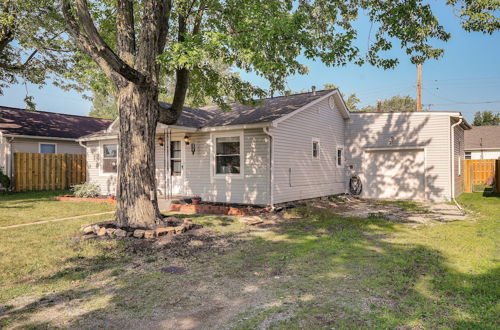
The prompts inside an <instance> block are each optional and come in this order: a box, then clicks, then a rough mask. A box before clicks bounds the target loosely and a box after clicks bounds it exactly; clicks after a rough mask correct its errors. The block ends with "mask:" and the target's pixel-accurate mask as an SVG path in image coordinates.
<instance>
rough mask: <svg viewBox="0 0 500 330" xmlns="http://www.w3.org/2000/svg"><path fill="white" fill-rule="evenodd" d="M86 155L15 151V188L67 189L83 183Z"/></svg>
mask: <svg viewBox="0 0 500 330" xmlns="http://www.w3.org/2000/svg"><path fill="white" fill-rule="evenodd" d="M86 168H87V162H86V156H85V155H73V154H39V153H26V152H16V153H14V171H15V172H14V180H15V184H14V188H15V190H16V191H39V190H53V189H67V188H69V187H71V186H72V185H75V184H80V183H83V182H85V179H86Z"/></svg>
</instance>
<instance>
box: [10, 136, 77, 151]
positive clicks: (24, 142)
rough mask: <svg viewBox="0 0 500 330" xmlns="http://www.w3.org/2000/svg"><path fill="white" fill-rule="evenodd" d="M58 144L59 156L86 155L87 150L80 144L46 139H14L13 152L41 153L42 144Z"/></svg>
mask: <svg viewBox="0 0 500 330" xmlns="http://www.w3.org/2000/svg"><path fill="white" fill-rule="evenodd" d="M41 143H43V144H57V148H56V149H57V151H56V152H57V153H59V154H84V153H85V149H84V148H82V146H80V145H79V144H78V142H72V141H64V140H57V141H55V140H46V139H26V138H14V141H12V152H31V153H38V152H40V144H41Z"/></svg>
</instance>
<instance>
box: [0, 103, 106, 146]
mask: <svg viewBox="0 0 500 330" xmlns="http://www.w3.org/2000/svg"><path fill="white" fill-rule="evenodd" d="M111 122H112V121H111V120H109V119H101V118H92V117H85V116H76V115H68V114H62V113H54V112H46V111H29V110H25V109H19V108H12V107H4V106H0V131H1V132H2V133H3V134H7V135H26V136H40V137H57V138H68V139H78V138H80V137H82V136H84V135H88V134H91V133H94V132H97V131H100V130H103V129H105V128H106V127H108V126H109V125H110V124H111Z"/></svg>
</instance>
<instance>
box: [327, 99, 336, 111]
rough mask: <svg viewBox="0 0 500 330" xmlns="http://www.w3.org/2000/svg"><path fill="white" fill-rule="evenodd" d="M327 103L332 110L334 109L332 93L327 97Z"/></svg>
mask: <svg viewBox="0 0 500 330" xmlns="http://www.w3.org/2000/svg"><path fill="white" fill-rule="evenodd" d="M328 104H329V105H330V108H331V109H332V110H333V109H335V99H334V98H333V95H332V96H330V97H329V98H328Z"/></svg>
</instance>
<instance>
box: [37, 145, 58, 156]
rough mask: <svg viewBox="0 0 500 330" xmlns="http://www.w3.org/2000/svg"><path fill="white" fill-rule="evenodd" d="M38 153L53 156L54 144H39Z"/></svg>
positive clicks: (54, 151)
mask: <svg viewBox="0 0 500 330" xmlns="http://www.w3.org/2000/svg"><path fill="white" fill-rule="evenodd" d="M40 153H41V154H55V153H56V145H55V143H40Z"/></svg>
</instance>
